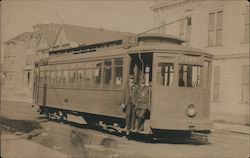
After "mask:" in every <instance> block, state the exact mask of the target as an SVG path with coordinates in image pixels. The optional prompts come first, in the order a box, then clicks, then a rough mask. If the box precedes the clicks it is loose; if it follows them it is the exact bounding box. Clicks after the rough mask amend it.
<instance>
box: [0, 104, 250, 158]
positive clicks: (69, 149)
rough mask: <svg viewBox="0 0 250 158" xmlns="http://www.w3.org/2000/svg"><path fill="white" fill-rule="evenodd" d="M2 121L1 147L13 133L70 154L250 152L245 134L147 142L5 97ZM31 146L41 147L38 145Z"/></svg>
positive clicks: (201, 156) (114, 157)
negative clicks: (51, 114) (50, 115)
mask: <svg viewBox="0 0 250 158" xmlns="http://www.w3.org/2000/svg"><path fill="white" fill-rule="evenodd" d="M1 125H2V137H1V139H2V140H1V145H2V149H3V148H4V144H6V141H8V140H6V139H5V140H3V137H4V136H6V135H9V134H11V135H18V137H19V138H21V139H24V140H28V141H29V142H32V143H36V144H39V145H42V146H45V147H47V148H49V149H51V150H53V151H56V152H58V153H62V154H65V155H68V157H83V158H85V157H86V158H92V157H94V158H98V157H102V158H105V157H106V158H130V157H132V158H140V157H143V158H150V157H151V158H157V157H161V158H166V157H176V158H181V157H185V158H187V157H190V158H191V157H197V158H217V157H220V158H223V157H227V158H229V157H230V158H236V157H237V158H240V157H242V158H246V157H248V156H249V135H245V134H239V133H233V132H229V131H226V130H216V129H215V130H213V132H212V134H210V135H209V139H208V142H207V141H204V140H202V139H201V140H199V139H198V140H195V141H194V140H158V141H154V142H147V139H145V138H142V136H141V135H140V136H137V137H134V139H132V140H128V139H127V138H125V137H123V136H122V135H119V134H117V133H108V132H106V131H103V130H102V129H100V128H98V127H92V126H89V125H78V124H69V123H67V124H62V123H59V122H57V121H53V120H48V119H46V118H44V117H43V116H42V115H40V114H39V113H37V112H36V111H35V109H34V108H32V106H31V104H28V103H24V102H13V101H2V104H1ZM12 141H13V140H12ZM3 142H4V143H3ZM23 142H25V141H23ZM23 146H25V144H23ZM4 149H5V151H2V153H5V152H6V153H7V152H11V148H9V150H7V149H6V148H4ZM29 150H30V151H34V152H37V151H38V149H29ZM20 152H21V151H20ZM20 155H22V154H21V153H17V155H16V157H18V156H20Z"/></svg>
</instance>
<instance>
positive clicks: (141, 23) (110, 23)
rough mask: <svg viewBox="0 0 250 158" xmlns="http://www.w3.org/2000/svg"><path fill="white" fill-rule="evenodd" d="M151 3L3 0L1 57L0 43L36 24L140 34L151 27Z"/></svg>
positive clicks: (149, 0)
mask: <svg viewBox="0 0 250 158" xmlns="http://www.w3.org/2000/svg"><path fill="white" fill-rule="evenodd" d="M153 4H154V1H153V0H116V1H115V0H99V1H98V0H92V1H90V0H3V1H2V4H1V5H2V6H1V57H3V52H4V44H3V42H5V41H7V40H9V39H11V38H13V37H15V36H17V35H19V34H21V33H23V32H29V31H32V26H34V25H36V24H38V23H47V24H48V23H66V24H71V25H80V26H87V27H95V28H103V29H111V30H116V31H128V32H134V33H138V32H143V31H145V30H148V29H150V28H152V27H153V12H152V10H151V9H150V6H152V5H153ZM2 59H3V58H2Z"/></svg>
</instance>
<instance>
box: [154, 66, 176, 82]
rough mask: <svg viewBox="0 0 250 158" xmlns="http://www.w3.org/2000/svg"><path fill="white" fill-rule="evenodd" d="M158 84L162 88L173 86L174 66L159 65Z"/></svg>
mask: <svg viewBox="0 0 250 158" xmlns="http://www.w3.org/2000/svg"><path fill="white" fill-rule="evenodd" d="M157 82H158V84H159V85H162V86H173V82H174V64H173V63H159V64H158V68H157Z"/></svg>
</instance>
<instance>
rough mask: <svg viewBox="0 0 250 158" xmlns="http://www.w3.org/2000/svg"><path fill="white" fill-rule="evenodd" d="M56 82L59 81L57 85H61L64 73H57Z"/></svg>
mask: <svg viewBox="0 0 250 158" xmlns="http://www.w3.org/2000/svg"><path fill="white" fill-rule="evenodd" d="M56 81H57V84H59V83H60V82H61V81H62V71H57V72H56Z"/></svg>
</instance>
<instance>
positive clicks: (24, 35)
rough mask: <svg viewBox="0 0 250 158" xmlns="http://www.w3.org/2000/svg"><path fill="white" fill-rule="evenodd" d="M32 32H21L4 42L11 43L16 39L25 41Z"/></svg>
mask: <svg viewBox="0 0 250 158" xmlns="http://www.w3.org/2000/svg"><path fill="white" fill-rule="evenodd" d="M30 34H32V33H31V32H24V33H21V34H19V35H17V36H15V37H14V38H11V39H9V40H7V41H6V42H4V43H6V44H7V43H10V42H13V41H16V40H18V41H25V40H26V37H27V36H28V35H30Z"/></svg>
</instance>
